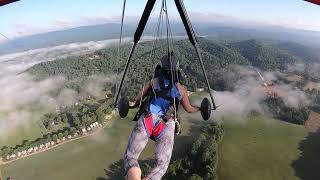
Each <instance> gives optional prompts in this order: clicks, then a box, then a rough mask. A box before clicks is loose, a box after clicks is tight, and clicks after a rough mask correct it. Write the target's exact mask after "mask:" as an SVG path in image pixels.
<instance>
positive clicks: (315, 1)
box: [304, 0, 320, 5]
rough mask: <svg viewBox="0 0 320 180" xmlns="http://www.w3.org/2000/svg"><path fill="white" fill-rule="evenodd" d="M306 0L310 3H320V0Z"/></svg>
mask: <svg viewBox="0 0 320 180" xmlns="http://www.w3.org/2000/svg"><path fill="white" fill-rule="evenodd" d="M304 1H307V2H310V3H313V4H317V5H320V0H304Z"/></svg>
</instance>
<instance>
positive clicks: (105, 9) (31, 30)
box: [0, 0, 320, 41]
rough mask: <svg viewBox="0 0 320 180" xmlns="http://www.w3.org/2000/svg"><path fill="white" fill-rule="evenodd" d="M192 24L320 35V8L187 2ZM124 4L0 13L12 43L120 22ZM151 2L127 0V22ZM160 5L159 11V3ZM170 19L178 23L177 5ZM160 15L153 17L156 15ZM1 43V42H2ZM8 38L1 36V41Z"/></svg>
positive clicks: (23, 6) (69, 3) (63, 0)
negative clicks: (262, 27)
mask: <svg viewBox="0 0 320 180" xmlns="http://www.w3.org/2000/svg"><path fill="white" fill-rule="evenodd" d="M184 2H185V6H186V9H187V11H188V12H189V15H190V19H191V21H206V22H228V23H233V22H235V21H238V22H240V23H247V24H250V23H251V24H260V25H262V24H263V25H276V26H284V27H290V28H297V29H306V30H313V31H319V32H320V20H319V19H320V6H317V5H314V4H311V3H307V2H304V1H302V0H260V1H259V0H184ZM122 3H123V0H90V1H89V0H21V1H20V2H16V3H13V4H9V5H6V6H3V7H0V33H1V34H3V35H5V36H7V37H8V38H16V37H20V36H25V35H31V34H37V33H43V32H49V31H55V30H62V29H67V28H72V27H77V26H84V25H92V24H102V23H108V22H115V23H118V22H119V18H120V15H121V11H122ZM145 3H146V0H127V11H126V20H127V21H130V20H134V19H135V20H137V19H138V17H140V15H141V13H142V11H143V8H144V5H145ZM157 5H158V6H159V5H160V0H158V3H157ZM168 6H169V7H170V8H169V14H170V16H172V18H173V19H176V20H177V19H178V18H177V17H178V14H177V11H176V9H175V6H174V4H173V0H168ZM156 12H158V11H156V10H155V11H154V13H156ZM1 38H2V39H1ZM1 40H4V37H1V36H0V41H1Z"/></svg>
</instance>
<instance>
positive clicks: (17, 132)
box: [0, 115, 47, 146]
mask: <svg viewBox="0 0 320 180" xmlns="http://www.w3.org/2000/svg"><path fill="white" fill-rule="evenodd" d="M30 119H31V120H29V121H27V122H26V123H25V124H21V125H19V126H16V127H15V129H14V131H13V130H11V131H10V132H6V131H7V130H6V129H3V130H2V131H4V132H1V133H0V146H1V145H6V146H16V145H17V144H21V143H22V141H23V140H35V139H37V138H39V137H42V133H47V130H46V128H45V127H43V125H42V123H39V120H40V117H39V116H38V115H34V117H31V118H30ZM1 134H4V136H2V137H1Z"/></svg>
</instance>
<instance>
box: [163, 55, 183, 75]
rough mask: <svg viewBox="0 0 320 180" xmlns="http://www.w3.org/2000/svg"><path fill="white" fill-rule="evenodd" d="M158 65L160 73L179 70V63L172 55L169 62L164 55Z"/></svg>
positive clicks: (167, 56) (167, 57)
mask: <svg viewBox="0 0 320 180" xmlns="http://www.w3.org/2000/svg"><path fill="white" fill-rule="evenodd" d="M159 65H160V66H161V69H162V71H171V70H172V71H178V70H179V61H178V60H177V59H176V58H175V56H174V55H173V53H172V54H171V62H170V59H169V55H164V56H163V57H162V58H161V60H160V63H159Z"/></svg>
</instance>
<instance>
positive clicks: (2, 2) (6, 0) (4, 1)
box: [0, 0, 19, 6]
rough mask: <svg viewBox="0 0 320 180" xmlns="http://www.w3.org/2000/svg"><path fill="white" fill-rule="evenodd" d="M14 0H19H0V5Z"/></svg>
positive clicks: (14, 0)
mask: <svg viewBox="0 0 320 180" xmlns="http://www.w3.org/2000/svg"><path fill="white" fill-rule="evenodd" d="M16 1H19V0H0V6H4V5H7V4H10V3H13V2H16Z"/></svg>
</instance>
